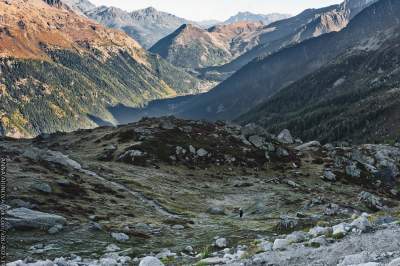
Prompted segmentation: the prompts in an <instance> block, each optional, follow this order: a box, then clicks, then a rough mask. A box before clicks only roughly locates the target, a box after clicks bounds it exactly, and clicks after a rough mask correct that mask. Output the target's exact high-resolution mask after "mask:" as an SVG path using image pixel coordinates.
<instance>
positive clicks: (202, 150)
mask: <svg viewBox="0 0 400 266" xmlns="http://www.w3.org/2000/svg"><path fill="white" fill-rule="evenodd" d="M196 154H197V156H199V157H204V156H207V155H208V151H206V150H205V149H198V150H197V152H196Z"/></svg>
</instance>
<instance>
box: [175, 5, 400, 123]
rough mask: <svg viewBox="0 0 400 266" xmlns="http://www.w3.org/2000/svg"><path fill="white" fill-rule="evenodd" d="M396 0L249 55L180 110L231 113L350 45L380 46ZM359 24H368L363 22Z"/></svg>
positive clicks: (393, 20)
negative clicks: (336, 26) (338, 27)
mask: <svg viewBox="0 0 400 266" xmlns="http://www.w3.org/2000/svg"><path fill="white" fill-rule="evenodd" d="M397 8H398V4H397V3H395V2H392V1H390V0H389V1H388V0H384V1H379V2H378V3H376V4H374V5H372V6H370V7H368V8H366V9H365V10H363V11H362V12H361V13H360V14H359V15H357V16H356V17H354V19H353V20H351V21H350V23H349V25H348V26H347V27H346V28H345V29H343V30H342V31H340V32H333V33H329V34H324V35H322V36H319V37H316V38H312V39H309V40H306V41H303V42H301V43H299V44H297V45H294V46H289V47H287V48H285V49H282V50H280V51H279V52H276V53H274V54H272V55H270V56H267V57H265V58H260V59H257V60H254V61H253V62H251V63H249V64H248V65H246V66H245V67H244V68H242V69H241V70H240V71H238V72H237V73H235V74H234V75H233V76H232V77H230V78H229V79H228V80H226V81H225V82H223V83H221V84H220V85H218V86H217V87H216V88H215V89H213V90H212V91H210V92H209V93H207V94H204V95H201V96H199V97H198V98H197V99H192V101H191V102H190V103H189V104H188V107H187V109H184V110H182V115H185V116H189V117H196V118H199V117H202V118H205V117H208V118H210V117H211V118H214V119H231V118H235V116H236V117H237V116H239V115H241V114H243V113H245V112H246V111H248V110H249V109H251V108H253V107H254V106H256V105H257V104H259V103H261V102H262V101H265V100H267V99H268V98H270V97H272V96H273V95H274V94H275V93H276V92H278V91H279V90H280V89H282V88H283V87H286V86H288V85H289V84H291V83H293V82H295V81H297V80H299V79H301V78H303V77H304V76H306V75H308V74H311V73H312V72H314V71H316V70H318V69H319V68H320V67H323V66H325V65H326V64H328V63H329V62H331V61H334V60H335V59H336V58H337V57H338V56H340V55H342V54H344V53H348V52H351V51H357V50H360V49H361V50H362V49H363V47H365V49H372V48H373V47H374V45H372V43H375V45H376V46H380V45H381V44H382V42H383V41H384V40H385V39H386V37H387V36H390V35H385V34H384V33H385V32H393V30H394V29H397V28H398V20H397V15H396V14H395V12H393V10H397ZM365 25H368V27H366V26H365Z"/></svg>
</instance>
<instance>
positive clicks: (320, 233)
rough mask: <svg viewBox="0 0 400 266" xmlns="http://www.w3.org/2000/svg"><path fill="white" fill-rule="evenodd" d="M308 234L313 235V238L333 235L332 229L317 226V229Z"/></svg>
mask: <svg viewBox="0 0 400 266" xmlns="http://www.w3.org/2000/svg"><path fill="white" fill-rule="evenodd" d="M308 233H309V234H310V235H312V236H313V237H318V236H323V235H328V234H330V233H332V228H330V227H321V226H316V227H313V228H311V229H310V231H309V232H308Z"/></svg>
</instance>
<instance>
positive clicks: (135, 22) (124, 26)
mask: <svg viewBox="0 0 400 266" xmlns="http://www.w3.org/2000/svg"><path fill="white" fill-rule="evenodd" d="M85 14H86V15H87V16H88V17H90V18H91V19H94V20H96V21H97V22H99V23H102V24H103V25H105V26H107V27H111V28H116V29H120V30H123V31H124V32H126V33H127V34H128V35H129V36H131V37H132V38H134V39H135V40H137V41H138V42H139V43H140V44H141V45H142V46H143V47H145V48H150V47H151V46H152V45H154V44H155V43H156V42H157V41H159V40H160V39H162V38H163V37H165V36H167V35H168V34H170V33H172V32H174V31H175V30H176V29H177V28H179V27H180V26H181V25H182V24H186V23H191V22H190V21H189V20H186V19H183V18H179V17H176V16H174V15H172V14H168V13H165V12H161V11H158V10H156V9H155V8H153V7H149V8H146V9H142V10H136V11H132V12H128V11H124V10H122V9H119V8H116V7H106V6H100V7H97V8H95V9H91V10H89V11H87V12H85Z"/></svg>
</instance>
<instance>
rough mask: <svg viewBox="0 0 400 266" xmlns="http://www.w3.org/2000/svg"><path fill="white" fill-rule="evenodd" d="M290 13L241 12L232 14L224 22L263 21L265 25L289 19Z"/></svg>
mask: <svg viewBox="0 0 400 266" xmlns="http://www.w3.org/2000/svg"><path fill="white" fill-rule="evenodd" d="M291 16H292V15H290V14H280V13H271V14H266V15H263V14H254V13H251V12H239V13H237V14H236V15H234V16H231V17H230V18H229V19H227V20H226V21H224V24H233V23H237V22H262V23H264V24H265V25H268V24H270V23H272V22H275V21H278V20H282V19H287V18H289V17H291Z"/></svg>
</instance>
